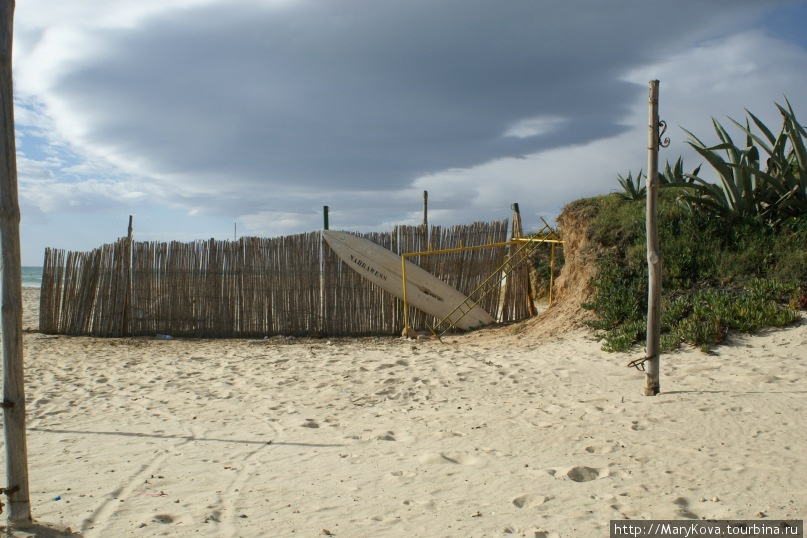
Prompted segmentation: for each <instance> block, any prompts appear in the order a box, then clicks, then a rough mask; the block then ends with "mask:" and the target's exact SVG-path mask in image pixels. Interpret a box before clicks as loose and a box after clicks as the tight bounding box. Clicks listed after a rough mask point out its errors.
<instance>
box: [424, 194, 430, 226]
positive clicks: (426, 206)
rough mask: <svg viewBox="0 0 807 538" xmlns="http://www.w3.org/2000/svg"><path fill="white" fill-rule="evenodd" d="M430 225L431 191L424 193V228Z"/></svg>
mask: <svg viewBox="0 0 807 538" xmlns="http://www.w3.org/2000/svg"><path fill="white" fill-rule="evenodd" d="M428 225H429V191H423V226H424V227H426V226H428Z"/></svg>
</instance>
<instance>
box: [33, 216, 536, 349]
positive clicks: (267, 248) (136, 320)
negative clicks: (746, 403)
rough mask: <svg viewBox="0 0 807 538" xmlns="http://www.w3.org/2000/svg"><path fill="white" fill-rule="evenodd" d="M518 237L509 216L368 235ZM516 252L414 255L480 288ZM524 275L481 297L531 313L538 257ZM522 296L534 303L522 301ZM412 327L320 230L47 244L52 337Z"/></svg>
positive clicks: (494, 306)
mask: <svg viewBox="0 0 807 538" xmlns="http://www.w3.org/2000/svg"><path fill="white" fill-rule="evenodd" d="M507 233H508V227H507V220H502V221H494V222H489V223H474V224H470V225H462V226H454V227H450V228H442V227H439V226H432V227H431V228H430V229H428V230H427V228H426V227H425V226H399V227H396V228H395V229H394V230H393V231H392V232H386V233H369V234H357V235H361V236H362V237H364V238H366V239H369V240H370V241H373V242H375V243H377V244H379V245H382V246H384V247H385V248H388V249H390V250H391V251H393V252H395V253H397V254H402V253H407V252H421V251H427V250H440V249H448V248H456V247H458V246H460V245H464V246H476V245H484V244H489V243H496V242H502V241H506V239H507ZM506 256H507V252H506V251H505V249H502V248H494V249H484V250H475V251H463V252H456V253H451V254H441V255H435V256H422V257H416V258H409V261H412V262H414V263H417V264H419V265H421V266H422V267H423V268H424V269H426V270H427V271H429V272H431V273H432V274H434V275H436V276H438V277H439V278H441V279H443V280H445V281H446V282H448V283H449V284H451V285H452V286H454V287H455V288H457V289H458V290H460V291H462V292H463V293H465V294H466V295H468V294H470V293H472V292H473V291H474V290H475V289H476V288H477V287H478V286H479V284H480V283H481V282H483V281H484V280H485V279H486V278H488V277H489V276H490V274H491V273H492V272H495V271H496V270H497V269H498V268H500V267H501V266H502V264H503V263H504V261H505V259H506ZM418 258H419V259H418ZM521 273H523V274H521ZM514 275H515V276H514ZM514 275H510V276H508V278H507V279H506V280H505V282H506V285H504V286H502V287H501V289H497V290H495V292H494V293H490V294H488V295H487V296H486V297H484V298H483V299H482V300H481V302H480V304H481V305H482V307H483V308H484V309H485V310H487V311H488V312H490V313H491V314H492V315H494V317H496V316H498V318H499V319H500V320H502V321H517V320H519V319H524V318H526V317H528V311H527V309H526V304H527V303H526V301H527V295H528V290H527V285H528V278H527V267H526V264H524V265H523V266H522V267H520V268H519V269H518V271H516V273H514ZM516 298H521V299H520V302H521V303H523V304H524V305H525V307H524V308H521V309H519V308H515V307H514V306H513V305H515V304H517V303H518V302H519V300H517V299H516ZM409 321H410V325H411V326H413V327H414V328H418V329H425V328H426V326H427V324H434V323H435V321H436V320H434V319H433V318H431V317H429V316H427V315H426V314H424V313H423V312H420V311H417V310H415V309H414V308H412V307H410V311H409ZM402 328H403V303H402V301H400V300H399V299H398V298H396V297H394V296H392V295H391V294H389V293H387V292H386V291H384V290H382V289H380V288H378V287H377V286H374V285H373V284H372V283H370V282H368V281H367V280H365V279H364V278H362V277H361V276H360V275H359V274H358V273H356V272H355V271H354V270H353V269H351V268H350V266H349V265H347V264H345V263H344V262H342V260H341V259H340V258H339V257H338V256H336V255H335V254H334V253H333V251H332V250H331V249H330V248H329V247H328V246H327V243H325V242H324V241H323V240H322V236H321V234H320V233H319V232H313V233H306V234H299V235H292V236H286V237H279V238H257V237H244V238H241V239H239V240H237V241H219V240H214V239H211V240H208V241H195V242H190V243H180V242H170V243H158V242H148V241H131V240H129V239H126V238H124V239H120V240H119V241H117V242H116V243H112V244H108V245H104V246H102V247H100V248H98V249H95V250H93V251H91V252H65V251H64V250H59V249H46V251H45V260H44V269H43V274H42V288H41V295H40V319H39V329H40V331H41V332H43V333H47V334H66V335H90V336H102V337H118V336H153V335H155V334H167V335H172V336H182V337H197V338H238V337H249V338H257V337H266V336H274V335H293V336H311V335H319V336H369V335H394V334H399V333H400V331H401V329H402Z"/></svg>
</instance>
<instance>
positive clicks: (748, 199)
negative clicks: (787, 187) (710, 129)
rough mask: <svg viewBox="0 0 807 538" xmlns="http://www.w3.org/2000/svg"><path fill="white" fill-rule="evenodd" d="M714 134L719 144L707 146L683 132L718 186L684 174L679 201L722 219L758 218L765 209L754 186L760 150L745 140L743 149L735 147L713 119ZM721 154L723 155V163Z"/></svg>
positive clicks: (747, 139) (766, 205)
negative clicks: (714, 173) (685, 187)
mask: <svg viewBox="0 0 807 538" xmlns="http://www.w3.org/2000/svg"><path fill="white" fill-rule="evenodd" d="M712 124H713V125H714V129H715V132H716V133H717V136H718V138H720V140H721V143H720V144H717V145H715V146H707V145H706V144H704V143H703V142H702V141H701V140H700V139H699V138H698V137H696V136H695V135H694V134H692V133H690V132H689V131H687V130H686V129H684V131H685V132H686V133H687V134H688V135H689V137H690V140H689V141H688V143H689V145H690V146H692V148H693V149H694V150H695V151H697V152H698V154H700V155H701V156H702V157H703V158H704V159H706V162H708V163H709V164H710V165H711V166H712V168H713V169H714V170H715V172H717V176H718V179H719V180H720V183H719V184H716V183H710V182H708V181H706V180H704V179H702V178H701V177H699V176H698V175H697V173H695V174H687V175H686V176H687V178H688V180H689V183H688V185H687V189H686V192H684V193H683V194H682V195H681V199H682V200H683V201H684V202H685V203H688V204H690V205H695V206H700V207H702V208H704V209H706V210H708V211H710V212H712V213H715V214H717V215H720V216H721V217H725V218H732V219H749V218H757V217H759V216H760V215H761V213H762V212H763V211H764V210H765V209H766V208H767V207H768V205H769V204H768V203H767V200H765V199H764V198H763V197H761V196H760V192H761V191H760V189H759V188H758V185H757V178H758V172H759V150H758V149H757V148H756V146H754V145H753V143H752V142H753V140H752V138H751V137H750V136H746V146H745V148H740V147H737V146H736V145H735V144H734V142H733V141H732V139H731V136H729V134H728V132H727V131H726V130H725V129H724V128H723V126H722V125H720V123H719V122H718V121H717V120H715V119H714V118H712ZM720 152H725V155H726V159H724V158H723V157H722V156H721V154H720Z"/></svg>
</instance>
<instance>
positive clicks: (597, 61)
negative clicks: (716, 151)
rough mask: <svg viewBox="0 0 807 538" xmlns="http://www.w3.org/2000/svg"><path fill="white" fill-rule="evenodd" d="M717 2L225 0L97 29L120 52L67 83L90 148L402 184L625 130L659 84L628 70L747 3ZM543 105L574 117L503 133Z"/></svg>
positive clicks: (295, 181)
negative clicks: (625, 120) (642, 98)
mask: <svg viewBox="0 0 807 538" xmlns="http://www.w3.org/2000/svg"><path fill="white" fill-rule="evenodd" d="M626 4H630V5H632V6H633V7H635V9H633V10H630V9H626ZM706 4H708V5H704V3H701V2H694V1H692V2H676V3H670V2H668V3H667V4H666V5H657V4H656V3H653V6H654V7H653V8H652V11H653V12H652V13H651V12H650V11H651V8H649V7H648V5H649V3H647V2H645V1H638V0H637V1H634V2H628V3H626V2H621V9H619V10H616V9H613V8H612V7H611V3H608V2H601V1H594V0H591V1H589V2H536V1H526V0H515V1H507V2H481V1H473V0H452V1H442V2H434V1H433V0H429V1H415V0H407V1H406V2H383V1H378V0H333V1H328V2H308V1H303V2H294V3H289V4H287V5H285V6H283V7H264V8H256V7H255V6H251V5H248V4H239V3H233V4H228V5H227V6H226V7H224V6H221V5H215V6H210V7H206V8H197V9H193V10H180V11H174V12H170V15H165V14H164V15H161V16H159V17H155V18H152V19H149V20H147V21H145V22H144V23H143V24H141V25H139V26H138V27H136V28H133V29H130V30H124V31H121V30H116V31H115V32H111V31H107V33H106V34H102V35H100V36H97V37H100V38H101V39H100V42H102V43H105V45H104V49H103V50H98V51H95V53H94V54H93V55H91V56H90V57H89V58H88V59H85V60H84V62H83V63H82V64H81V65H76V66H72V69H70V70H68V71H67V72H66V73H67V74H66V75H65V76H64V77H63V78H62V80H61V81H59V84H60V92H61V94H62V95H63V97H65V98H66V99H67V100H68V102H70V103H71V106H73V107H75V109H76V110H77V111H78V112H80V113H81V115H82V116H83V118H84V119H85V121H86V125H85V126H84V127H85V128H86V129H87V131H86V132H87V133H88V134H87V141H88V142H89V143H91V144H103V145H104V146H105V147H107V148H109V149H111V151H112V152H113V153H114V154H116V155H117V157H118V158H119V159H123V160H126V159H133V160H134V159H138V160H143V159H145V161H146V162H147V163H148V165H147V166H148V168H149V171H150V172H151V173H154V174H183V175H186V176H196V177H197V181H198V182H199V183H207V184H213V183H215V182H234V184H233V187H237V186H244V185H249V184H256V183H259V184H261V185H263V186H264V188H270V185H272V184H283V185H285V186H286V188H292V189H294V188H299V189H300V190H301V191H302V190H305V189H307V188H310V187H324V186H329V187H334V186H339V187H340V188H345V189H355V190H385V189H401V188H403V187H405V186H406V185H407V184H409V183H411V181H412V180H414V179H415V178H416V177H417V176H420V175H422V174H427V173H432V172H436V171H440V170H444V169H447V168H462V167H471V166H474V165H477V164H481V163H484V162H487V161H490V160H492V159H496V158H500V157H506V156H520V155H526V154H529V153H534V152H537V151H540V150H544V149H549V148H553V147H558V146H562V145H567V144H572V143H575V144H580V143H585V142H587V141H590V140H593V139H596V138H601V137H606V136H609V135H613V134H615V133H617V132H619V131H620V130H621V129H623V127H622V126H621V125H620V124H619V121H620V118H622V117H623V116H624V114H625V111H626V108H627V106H628V105H629V104H631V103H635V101H636V100H637V97H638V96H639V95H641V94H642V93H644V92H645V89H644V88H642V87H637V86H635V85H631V84H628V83H626V82H623V81H621V79H620V76H621V75H622V74H623V73H624V72H625V71H626V70H627V69H629V68H630V67H631V66H633V65H638V64H642V63H643V62H646V61H648V60H649V59H650V58H651V57H654V56H657V55H658V53H659V51H660V50H663V49H665V48H670V47H674V46H675V44H676V42H678V41H680V40H682V39H683V38H685V37H687V36H688V37H689V39H692V37H693V36H696V35H697V33H698V32H699V31H700V29H701V28H707V27H708V28H710V29H711V30H713V27H714V20H710V19H714V18H715V17H723V16H725V8H726V7H727V6H729V5H730V6H732V8H733V11H732V12H733V13H735V14H736V13H739V12H740V5H741V4H743V3H742V2H736V1H719V2H709V3H706ZM685 6H689V7H693V8H697V11H698V15H699V16H698V18H696V19H693V18H692V17H688V16H685V15H684V13H686V12H687V11H688V10H687V9H684V7H685ZM689 11H690V12H691V10H689ZM626 14H629V15H626ZM653 20H656V21H658V20H663V21H664V25H663V26H662V25H659V24H658V23H656V24H655V25H654V24H651V22H652V21H653ZM540 117H551V118H562V119H565V120H566V121H562V122H557V123H556V124H555V129H554V130H553V131H551V132H549V133H546V134H543V135H538V136H526V137H516V136H503V135H504V134H505V133H506V132H508V130H509V129H510V128H512V127H513V126H514V125H515V124H517V123H518V122H519V121H520V120H525V119H529V118H540Z"/></svg>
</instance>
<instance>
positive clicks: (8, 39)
mask: <svg viewBox="0 0 807 538" xmlns="http://www.w3.org/2000/svg"><path fill="white" fill-rule="evenodd" d="M14 4H15V2H14V0H0V125H1V127H0V129H1V130H0V137H2V138H1V139H0V146H2V147H0V272H2V276H1V277H0V279H2V283H0V303H1V304H2V307H0V310H1V311H2V314H0V333H2V353H3V401H2V408H3V429H4V431H5V443H6V480H8V484H7V485H5V488H4V493H5V494H6V496H7V498H8V523H9V525H10V526H11V527H17V528H25V527H30V526H31V525H33V522H32V520H31V501H30V496H29V491H28V446H27V442H26V437H25V384H24V382H23V379H24V377H23V360H22V268H21V264H20V205H19V198H18V196H17V148H16V143H15V141H14V92H13V84H12V80H11V72H12V70H11V46H12V37H13V29H14Z"/></svg>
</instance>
